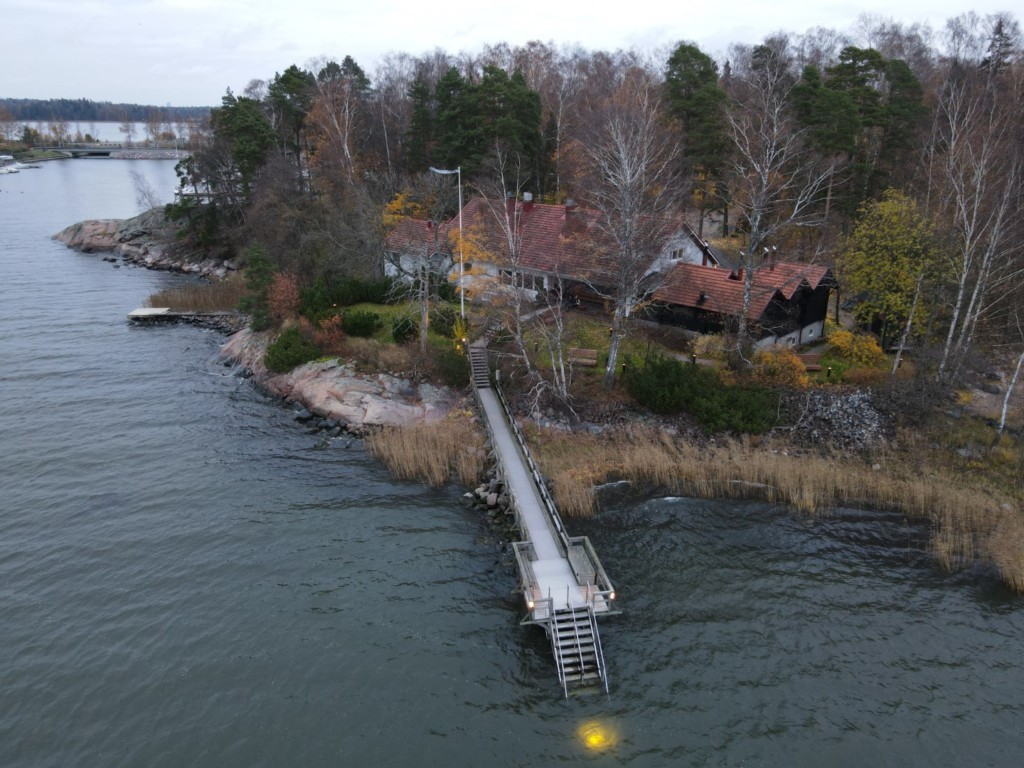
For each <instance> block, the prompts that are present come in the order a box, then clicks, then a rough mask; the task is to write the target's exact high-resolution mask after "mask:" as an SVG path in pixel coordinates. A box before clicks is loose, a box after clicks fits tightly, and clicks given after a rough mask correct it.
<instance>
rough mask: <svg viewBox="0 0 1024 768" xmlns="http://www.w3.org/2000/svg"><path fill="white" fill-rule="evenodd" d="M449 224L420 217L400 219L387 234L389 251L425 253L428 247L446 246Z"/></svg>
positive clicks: (432, 248) (434, 248) (433, 248)
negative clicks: (437, 222) (435, 222)
mask: <svg viewBox="0 0 1024 768" xmlns="http://www.w3.org/2000/svg"><path fill="white" fill-rule="evenodd" d="M448 226H449V224H448V223H447V222H442V223H441V224H439V225H438V224H434V223H433V222H429V221H423V220H421V219H400V220H399V221H398V223H397V224H396V225H395V227H394V229H392V230H391V231H390V232H389V233H388V236H387V246H388V250H389V251H394V252H396V253H401V254H420V253H426V252H427V250H428V249H430V250H436V249H437V248H439V247H444V248H447V247H448V238H447V234H446V233H447V230H448Z"/></svg>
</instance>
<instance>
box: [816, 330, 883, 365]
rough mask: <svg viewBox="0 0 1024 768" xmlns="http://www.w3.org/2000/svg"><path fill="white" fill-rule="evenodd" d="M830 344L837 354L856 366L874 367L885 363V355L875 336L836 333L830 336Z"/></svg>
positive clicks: (845, 332) (844, 332)
mask: <svg viewBox="0 0 1024 768" xmlns="http://www.w3.org/2000/svg"><path fill="white" fill-rule="evenodd" d="M828 343H829V347H830V349H832V350H833V351H834V352H835V353H836V354H838V355H839V356H840V357H844V358H846V359H847V360H849V361H850V362H851V363H854V364H856V365H860V366H866V367H874V366H878V365H881V364H882V363H883V362H885V353H884V352H883V351H882V348H881V347H880V346H878V342H877V341H876V340H875V337H874V336H868V335H867V334H862V333H858V334H856V335H855V334H853V333H851V332H850V331H836V332H835V333H833V334H832V335H831V336H829V338H828Z"/></svg>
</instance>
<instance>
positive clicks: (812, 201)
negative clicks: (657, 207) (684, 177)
mask: <svg viewBox="0 0 1024 768" xmlns="http://www.w3.org/2000/svg"><path fill="white" fill-rule="evenodd" d="M777 42H778V41H776V43H777ZM783 58H784V52H782V51H780V50H779V49H778V48H777V47H776V45H763V46H759V47H758V48H755V49H754V50H753V51H751V52H750V53H749V54H748V56H747V60H746V61H745V62H741V64H743V66H742V67H741V68H737V69H740V72H739V73H737V72H736V70H734V72H733V76H732V78H731V86H732V94H731V96H732V104H731V109H730V111H729V113H728V124H729V134H730V138H731V140H732V144H733V153H732V156H731V158H732V159H731V161H730V163H731V169H730V170H731V174H730V175H731V180H730V182H731V183H730V186H731V187H732V189H731V198H732V201H733V206H734V208H735V209H736V210H737V211H738V212H739V214H740V216H741V218H742V219H743V220H744V221H745V222H746V225H747V247H746V249H745V250H744V251H741V253H740V265H739V268H740V271H741V273H742V275H741V279H742V281H743V304H742V310H741V313H740V317H739V318H738V326H737V352H738V354H739V356H740V359H741V360H744V361H746V359H747V358H746V355H747V347H748V345H749V328H748V323H749V320H750V304H751V299H752V298H753V291H754V275H755V273H756V272H757V270H758V269H760V268H761V266H762V265H763V264H764V263H765V259H764V258H763V252H764V251H765V250H766V244H767V243H768V241H769V240H770V239H771V238H772V237H774V236H776V235H778V234H779V233H780V232H782V231H783V230H784V229H786V228H788V227H792V226H810V225H815V224H817V223H819V222H820V215H819V213H818V211H817V207H816V206H817V203H818V202H819V200H820V198H821V196H822V192H823V190H824V189H825V188H826V187H827V182H828V180H829V178H830V177H831V173H832V171H831V168H830V167H828V166H825V165H822V164H820V163H819V162H818V160H817V158H816V156H815V154H814V153H813V152H811V150H810V148H809V147H808V145H807V142H806V141H805V136H804V131H803V130H800V129H799V128H798V127H797V125H796V122H795V120H794V119H793V116H792V114H791V112H790V101H791V99H790V95H791V92H792V90H793V88H794V86H795V84H796V80H795V78H794V77H793V76H792V74H791V72H790V71H789V67H788V65H787V64H786V62H785V61H784V60H783Z"/></svg>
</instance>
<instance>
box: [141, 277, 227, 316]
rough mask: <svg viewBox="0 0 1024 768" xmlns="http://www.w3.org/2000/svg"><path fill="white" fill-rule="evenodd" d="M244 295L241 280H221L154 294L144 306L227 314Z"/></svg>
mask: <svg viewBox="0 0 1024 768" xmlns="http://www.w3.org/2000/svg"><path fill="white" fill-rule="evenodd" d="M245 294H246V288H245V283H244V282H242V281H241V280H237V279H236V280H221V281H219V282H216V283H192V284H190V285H183V286H179V287H178V288H168V289H167V290H164V291H159V292H157V293H154V294H153V295H152V296H150V297H149V299H148V300H147V301H146V304H147V306H150V307H167V308H169V309H171V310H173V311H175V312H227V311H230V310H233V309H237V307H238V302H239V301H240V300H241V299H242V297H243V296H245Z"/></svg>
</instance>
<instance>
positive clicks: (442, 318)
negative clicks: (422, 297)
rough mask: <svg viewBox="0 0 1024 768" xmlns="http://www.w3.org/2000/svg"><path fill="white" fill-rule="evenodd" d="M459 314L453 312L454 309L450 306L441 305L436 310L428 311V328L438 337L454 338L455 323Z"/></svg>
mask: <svg viewBox="0 0 1024 768" xmlns="http://www.w3.org/2000/svg"><path fill="white" fill-rule="evenodd" d="M458 317H459V314H458V312H456V311H455V307H452V306H450V305H447V304H446V305H443V306H440V307H437V308H436V309H432V310H430V328H431V330H433V332H434V333H436V334H437V335H438V336H444V337H445V338H446V339H454V338H455V321H456V320H457V319H458Z"/></svg>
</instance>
